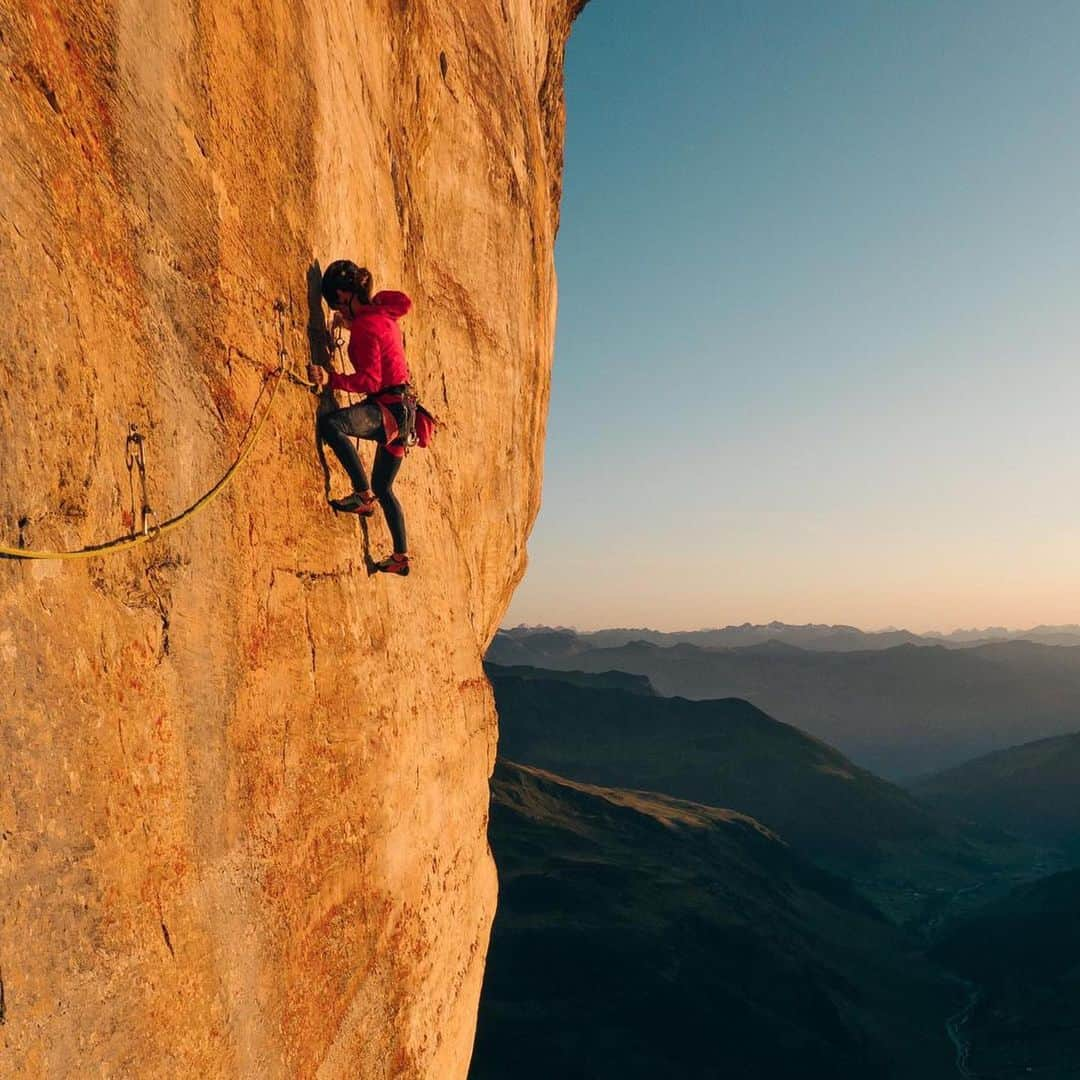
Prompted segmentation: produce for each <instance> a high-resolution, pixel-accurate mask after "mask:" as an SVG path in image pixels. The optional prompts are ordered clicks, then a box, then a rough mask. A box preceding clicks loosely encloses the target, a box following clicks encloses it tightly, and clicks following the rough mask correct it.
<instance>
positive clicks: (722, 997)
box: [470, 684, 956, 1080]
mask: <svg viewBox="0 0 1080 1080" xmlns="http://www.w3.org/2000/svg"><path fill="white" fill-rule="evenodd" d="M532 685H534V686H535V685H537V684H532ZM552 685H558V684H552ZM566 689H570V690H572V689H574V688H572V687H566ZM622 696H625V697H626V698H627V699H631V700H635V701H642V700H647V699H641V698H632V696H631V695H622ZM492 796H493V798H492V812H491V827H490V838H491V843H492V847H493V850H494V853H495V858H496V862H497V864H498V867H499V879H500V898H499V907H498V911H497V914H496V918H495V926H494V930H493V935H492V943H491V949H490V952H489V955H488V966H487V971H486V975H485V982H484V989H483V994H482V996H481V1005H480V1015H479V1023H478V1028H477V1039H476V1050H475V1054H474V1058H473V1065H472V1070H471V1072H470V1077H471V1078H472V1080H502V1078H504V1077H507V1076H514V1077H518V1078H522V1080H541V1078H542V1080H550V1078H551V1077H560V1078H570V1080H586V1078H588V1080H607V1078H612V1080H614V1078H619V1080H625V1078H630V1080H646V1078H648V1080H653V1078H655V1077H666V1076H670V1077H696V1078H700V1080H709V1078H714V1077H715V1078H717V1080H719V1078H724V1080H727V1078H728V1077H747V1078H750V1077H753V1078H754V1080H773V1078H776V1080H780V1078H784V1080H786V1078H789V1077H793V1076H798V1077H800V1078H807V1080H817V1078H821V1080H826V1078H828V1080H866V1078H868V1077H875V1078H889V1077H892V1078H896V1080H902V1078H910V1080H934V1078H937V1077H950V1076H953V1075H955V1073H954V1071H953V1063H952V1054H951V1049H950V1047H949V1046H948V1044H947V1041H946V1039H945V1037H944V1025H943V1021H944V1018H945V1017H946V1016H947V1015H948V1014H949V1012H950V1011H951V1010H952V1009H954V1008H955V998H956V989H955V987H954V986H951V985H949V984H948V983H946V982H945V981H944V980H943V979H942V977H941V976H940V974H939V973H938V972H936V971H935V970H934V969H933V968H932V967H931V966H929V965H928V964H927V963H926V961H925V960H924V959H923V958H922V957H921V956H920V955H919V954H918V952H917V951H916V950H915V949H914V948H913V947H912V945H911V943H910V942H909V941H908V940H907V939H906V938H905V937H904V936H903V935H902V934H901V933H900V931H898V930H896V929H895V928H893V927H892V926H890V925H888V924H887V923H886V922H885V921H883V920H882V919H881V917H880V916H879V915H878V914H877V913H876V912H875V911H874V909H873V908H872V907H870V906H869V905H868V904H867V903H866V902H865V901H864V900H862V899H861V898H860V897H859V896H858V895H857V894H856V893H855V892H854V891H853V890H852V889H851V887H850V886H849V885H848V884H847V883H846V882H844V881H842V880H840V879H838V878H836V877H833V876H832V875H830V874H828V873H825V872H823V871H821V870H819V869H818V868H816V867H815V866H813V865H812V864H810V863H809V862H807V861H806V860H805V859H802V858H800V857H799V856H798V855H797V854H796V853H795V852H793V851H792V850H791V849H790V848H789V847H788V846H787V845H786V844H784V843H783V842H781V841H780V840H778V839H777V838H776V837H775V836H774V835H773V834H772V833H770V832H769V831H768V830H767V829H765V828H764V827H762V826H761V825H760V824H759V823H757V822H755V821H754V820H752V819H750V818H748V817H745V816H743V815H740V814H737V813H733V812H731V811H729V810H723V809H717V808H714V807H709V806H702V805H698V804H694V803H691V802H686V801H682V800H678V799H674V798H671V797H670V796H665V795H659V794H655V793H650V792H640V791H627V790H614V789H605V788H602V787H597V786H594V785H587V784H580V783H575V782H572V781H569V780H566V779H564V778H560V777H558V776H555V775H553V774H551V773H547V772H544V771H542V770H538V769H533V768H528V767H525V766H521V765H516V764H512V763H510V762H507V761H500V763H499V764H498V766H497V768H496V771H495V776H494V778H493V783H492Z"/></svg>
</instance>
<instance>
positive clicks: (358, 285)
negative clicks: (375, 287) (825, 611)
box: [322, 259, 371, 307]
mask: <svg viewBox="0 0 1080 1080" xmlns="http://www.w3.org/2000/svg"><path fill="white" fill-rule="evenodd" d="M339 291H340V292H349V293H355V294H356V296H358V297H359V298H360V302H361V303H362V304H370V303H371V271H370V270H366V269H365V268H364V267H362V266H357V265H356V263H354V262H350V261H349V260H348V259H336V260H335V261H334V262H332V263H331V264H330V265H329V266H328V267H327V268H326V270H325V272H324V273H323V276H322V294H323V299H324V300H325V301H326V302H327V303H328V304H329V305H330V306H331V307H336V306H337V294H338V292H339Z"/></svg>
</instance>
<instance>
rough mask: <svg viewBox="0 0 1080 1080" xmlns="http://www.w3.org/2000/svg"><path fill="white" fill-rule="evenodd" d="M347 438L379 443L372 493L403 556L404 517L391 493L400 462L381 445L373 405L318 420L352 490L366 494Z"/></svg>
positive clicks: (379, 418) (380, 426) (356, 456)
mask: <svg viewBox="0 0 1080 1080" xmlns="http://www.w3.org/2000/svg"><path fill="white" fill-rule="evenodd" d="M350 435H351V436H352V438H358V439H372V440H374V441H375V442H377V443H379V448H378V449H377V450H376V451H375V465H374V466H373V468H372V470H371V490H372V491H373V492H375V497H376V498H377V499H378V500H379V505H380V506H381V507H382V508H383V513H384V514H385V515H386V524H387V526H388V528H389V529H390V538H391V539H392V540H393V541H394V551H396V552H398V553H404V552H406V551H408V550H409V548H408V545H407V544H406V542H405V515H404V514H403V513H402V510H401V503H399V502H398V501H397V496H396V495H395V494H394V477H395V476H397V474H398V469H400V468H401V460H402V459H401V458H399V457H397V456H396V455H394V454H391V453H390V451H389V450H387V449H386V447H385V446H383V445H382V443H383V440H384V439H385V437H386V434H385V432H384V431H383V422H382V410H381V409H380V408H379V406H378V405H376V404H375V402H373V401H362V402H361V403H360V404H359V405H350V406H349V407H348V408H345V409H336V410H335V411H334V412H328V413H323V415H322V416H320V417H319V436H320V438H321V439H322V440H323V442H325V443H326V444H327V446H329V447H330V449H331V450H333V451H334V454H335V455H336V457H337V459H338V461H340V462H341V464H342V466H343V467H344V469H345V471H346V472H347V473H348V474H349V479H350V480H352V485H353V490H354V491H367V489H368V482H367V473H366V472H364V463H363V462H362V461H361V460H360V455H359V454H358V453H357V452H356V447H355V446H353V443H352V439H351V438H350V437H349V436H350Z"/></svg>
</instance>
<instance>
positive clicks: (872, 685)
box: [488, 631, 1080, 779]
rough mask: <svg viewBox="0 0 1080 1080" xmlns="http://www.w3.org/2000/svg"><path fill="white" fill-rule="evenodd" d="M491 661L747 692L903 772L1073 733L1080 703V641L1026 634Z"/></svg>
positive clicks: (864, 757) (685, 691)
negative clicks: (1042, 640)
mask: <svg viewBox="0 0 1080 1080" xmlns="http://www.w3.org/2000/svg"><path fill="white" fill-rule="evenodd" d="M534 641H535V645H534ZM488 658H489V659H490V660H494V661H496V662H498V661H499V660H500V659H506V660H510V661H512V662H513V663H519V664H534V665H536V666H538V667H546V668H573V669H577V670H581V671H609V670H618V671H625V672H630V673H633V674H638V675H645V676H646V677H648V679H649V681H650V682H651V683H652V685H653V687H654V689H655V690H656V691H657V693H659V694H663V695H669V696H673V695H679V696H682V697H687V698H692V699H718V698H727V697H739V698H744V699H745V700H747V701H750V702H752V703H753V704H754V705H756V706H757V707H758V708H760V709H762V710H763V711H765V712H766V713H768V714H769V715H772V716H779V717H782V718H783V719H784V720H785V721H787V722H789V723H792V724H796V725H797V726H798V727H800V728H801V729H802V730H804V731H807V732H809V733H810V734H813V735H815V736H817V737H819V738H822V739H824V740H825V741H826V742H828V743H830V745H833V746H836V747H837V748H838V749H840V750H841V751H843V753H844V754H846V755H847V756H848V757H850V758H852V759H853V760H855V761H857V762H858V763H859V764H860V765H862V766H864V767H865V768H868V769H871V770H872V771H874V772H876V773H878V774H880V775H882V776H886V777H889V778H893V779H896V778H910V777H914V776H920V775H925V774H927V773H930V772H933V771H936V770H939V769H943V768H948V767H950V766H952V765H956V764H959V763H961V762H963V761H966V760H968V759H970V758H973V757H976V756H978V755H980V754H984V753H989V752H992V751H994V750H999V749H1004V748H1005V747H1008V746H1014V745H1016V744H1017V743H1022V742H1026V741H1028V740H1030V739H1033V738H1042V737H1049V736H1053V735H1061V734H1064V733H1066V732H1069V731H1073V730H1075V728H1076V703H1077V701H1080V648H1077V647H1064V646H1049V645H1037V644H1032V643H1030V642H1025V641H1005V642H1000V643H994V644H989V645H978V646H973V647H971V648H963V649H958V648H946V647H945V646H944V645H910V644H909V645H901V646H898V647H895V648H888V649H877V650H866V651H856V652H816V651H808V650H806V649H801V648H798V647H796V646H793V645H790V644H787V643H784V642H765V643H763V644H758V645H752V646H748V647H745V648H710V649H705V648H701V647H700V646H698V645H693V644H687V643H680V644H675V645H670V646H663V647H662V646H658V645H654V644H652V643H650V642H648V641H643V640H635V641H631V642H628V643H626V644H623V645H620V646H618V647H616V648H597V647H594V646H591V645H589V644H588V642H587V641H586V640H585V639H582V638H580V637H579V636H577V635H575V634H574V633H573V632H572V631H557V632H549V633H542V634H535V635H534V634H519V635H499V636H497V637H496V640H495V642H493V644H492V647H491V649H490V650H489V653H488Z"/></svg>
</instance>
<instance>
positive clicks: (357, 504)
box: [330, 491, 375, 517]
mask: <svg viewBox="0 0 1080 1080" xmlns="http://www.w3.org/2000/svg"><path fill="white" fill-rule="evenodd" d="M330 505H331V506H332V507H333V508H334V509H335V510H338V511H340V512H341V513H343V514H359V515H360V517H369V516H370V515H372V514H374V513H375V500H374V499H373V498H372V499H365V498H364V496H363V495H361V494H360V492H358V491H354V492H353V493H352V494H351V495H346V496H345V498H344V499H331V500H330Z"/></svg>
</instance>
